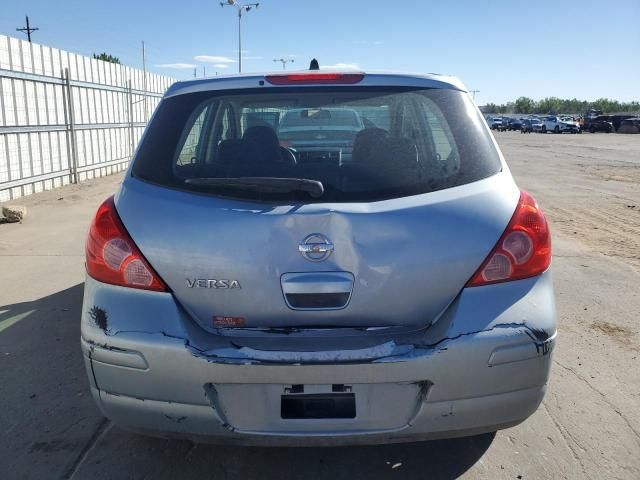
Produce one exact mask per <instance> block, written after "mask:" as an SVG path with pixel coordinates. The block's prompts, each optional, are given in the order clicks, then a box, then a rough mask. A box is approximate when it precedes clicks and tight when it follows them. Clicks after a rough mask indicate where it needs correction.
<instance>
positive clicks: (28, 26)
mask: <svg viewBox="0 0 640 480" xmlns="http://www.w3.org/2000/svg"><path fill="white" fill-rule="evenodd" d="M25 19H26V21H27V26H26V27H25V28H16V30H17V31H18V32H22V33H26V34H27V38H28V39H29V43H31V32H35V31H36V30H40V29H39V28H38V27H33V28H31V25H29V17H28V16H27V17H25Z"/></svg>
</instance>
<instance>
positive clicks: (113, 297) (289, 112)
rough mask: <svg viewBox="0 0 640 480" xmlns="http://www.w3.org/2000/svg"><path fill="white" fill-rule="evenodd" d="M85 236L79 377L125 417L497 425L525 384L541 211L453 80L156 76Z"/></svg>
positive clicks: (204, 428)
mask: <svg viewBox="0 0 640 480" xmlns="http://www.w3.org/2000/svg"><path fill="white" fill-rule="evenodd" d="M285 118H286V128H282V129H281V128H280V127H281V123H282V120H283V119H285ZM86 255H87V278H86V283H85V291H84V305H83V311H82V312H83V313H82V322H81V323H82V332H81V335H82V340H81V343H82V350H83V352H84V358H85V362H86V368H87V373H88V376H89V383H90V386H91V391H92V393H93V397H94V398H95V401H96V402H97V404H98V406H99V407H100V409H101V410H102V412H103V413H104V415H106V416H107V417H108V418H110V419H111V420H112V421H113V422H114V423H115V424H117V425H119V426H121V427H123V428H126V429H130V430H133V431H137V432H141V433H147V434H151V435H160V436H178V437H187V438H191V439H194V440H200V441H207V440H212V441H223V442H224V441H226V442H233V443H234V444H235V443H244V444H254V445H286V444H291V445H305V444H307V445H308V444H319V445H334V444H360V443H383V442H398V441H410V440H411V441H413V440H421V439H429V438H442V437H454V436H465V435H475V434H480V433H484V432H490V431H495V430H498V429H502V428H506V427H510V426H513V425H516V424H518V423H520V422H522V421H523V420H525V419H526V418H527V417H528V416H529V415H531V414H532V413H533V412H534V411H535V410H536V408H537V407H538V406H539V404H540V402H541V401H542V398H543V396H544V393H545V386H546V383H547V379H548V376H549V369H550V366H551V352H552V350H553V346H554V341H555V336H556V312H555V304H554V296H553V287H552V282H551V272H550V263H551V244H550V234H549V229H548V225H547V222H546V220H545V217H544V215H543V213H542V211H541V210H540V208H539V206H538V205H537V204H536V202H535V200H534V199H533V198H532V197H531V195H529V194H528V193H526V192H523V191H520V190H519V189H518V187H517V186H516V184H515V183H514V180H513V178H512V176H511V174H510V173H509V169H508V168H507V165H506V163H505V161H504V159H503V158H502V155H501V153H500V151H499V149H498V147H497V145H496V143H495V141H494V139H493V137H492V135H491V133H490V131H489V129H488V127H487V125H486V123H485V121H484V120H483V118H482V116H481V114H480V113H479V111H478V109H477V108H476V107H475V105H474V104H473V102H472V101H471V100H470V98H469V95H468V94H467V92H466V90H465V88H464V86H463V85H462V84H461V83H460V82H459V81H458V80H457V79H455V78H451V77H442V76H437V75H424V76H410V75H397V74H365V73H337V72H325V71H320V72H319V71H309V72H299V73H286V74H282V73H281V74H277V75H275V74H274V75H269V74H267V75H257V74H250V75H240V76H229V77H218V78H215V79H203V80H194V81H188V82H180V83H176V84H175V85H174V86H172V87H171V88H170V89H169V91H167V93H166V95H165V97H164V99H163V100H162V102H161V103H160V105H159V106H158V108H157V110H156V112H155V114H154V116H153V118H152V120H151V122H150V124H149V126H148V128H147V130H146V132H145V134H144V136H143V138H142V139H141V141H140V145H139V148H138V150H137V152H136V154H135V158H134V160H133V162H132V164H131V167H130V169H129V171H128V173H127V175H126V177H125V179H124V181H123V184H122V186H121V188H120V190H119V191H118V192H117V194H116V195H115V197H113V198H110V199H108V200H106V201H105V202H104V203H103V204H102V206H100V208H99V209H98V212H97V214H96V216H95V219H94V220H93V223H92V225H91V228H90V232H89V236H88V239H87V246H86Z"/></svg>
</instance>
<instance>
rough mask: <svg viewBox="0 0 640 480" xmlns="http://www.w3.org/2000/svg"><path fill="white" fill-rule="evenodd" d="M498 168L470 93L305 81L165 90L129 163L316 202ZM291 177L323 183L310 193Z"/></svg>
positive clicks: (208, 188) (384, 195) (205, 187)
mask: <svg viewBox="0 0 640 480" xmlns="http://www.w3.org/2000/svg"><path fill="white" fill-rule="evenodd" d="M500 168H501V163H500V159H499V157H498V153H497V151H496V149H495V147H494V145H493V142H492V140H491V137H490V134H489V133H488V131H487V129H486V128H485V126H484V122H483V121H482V118H481V117H480V116H479V114H478V113H477V110H476V109H475V107H474V106H473V104H472V102H471V101H470V100H469V98H468V96H467V95H466V94H465V93H462V92H459V91H456V90H446V89H407V88H402V89H399V88H395V89H388V88H387V89H385V90H380V89H379V88H376V89H371V88H367V87H358V88H354V87H332V88H322V89H320V88H317V87H316V88H309V87H306V88H290V89H289V88H287V89H269V90H268V91H265V90H264V89H262V90H258V89H256V90H241V91H231V92H229V91H223V92H216V91H212V92H198V93H191V94H184V95H178V96H176V97H171V98H168V99H165V100H163V101H162V102H161V104H160V106H159V107H158V109H157V111H156V113H155V115H154V117H153V120H152V122H151V124H150V125H149V127H148V130H147V133H146V134H145V136H144V137H143V140H142V143H141V145H140V148H139V149H138V153H137V156H136V159H135V161H134V165H133V169H132V173H133V175H134V176H135V177H138V178H140V179H142V180H146V181H149V182H153V183H156V184H160V185H163V186H166V187H169V188H176V189H182V190H189V191H196V192H200V193H206V194H211V195H217V196H225V197H233V198H240V199H247V200H258V201H276V202H280V201H283V202H305V203H309V202H362V201H376V200H384V199H390V198H399V197H404V196H409V195H417V194H422V193H428V192H432V191H435V190H441V189H444V188H450V187H454V186H459V185H463V184H466V183H470V182H474V181H477V180H480V179H482V178H486V177H489V176H491V175H494V174H495V173H497V172H498V171H500ZM247 178H250V179H252V181H253V180H254V179H256V178H257V179H258V180H259V181H258V182H257V183H258V184H259V185H258V186H257V187H256V185H254V184H251V185H250V184H248V183H247ZM292 179H302V180H303V181H306V182H299V183H300V184H302V183H305V185H306V184H308V183H314V184H315V185H313V187H314V188H313V189H311V190H313V192H312V193H313V194H311V192H310V191H309V188H298V184H296V182H294V181H293V180H292ZM318 182H319V183H321V184H322V188H321V191H318V190H317V189H316V188H315V187H316V186H317V184H318ZM249 183H250V182H249Z"/></svg>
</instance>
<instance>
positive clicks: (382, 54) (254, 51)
mask: <svg viewBox="0 0 640 480" xmlns="http://www.w3.org/2000/svg"><path fill="white" fill-rule="evenodd" d="M2 4H3V5H2V14H1V15H0V33H4V34H9V35H12V36H20V35H22V34H20V33H19V32H16V31H15V28H16V27H18V26H22V24H23V23H24V15H25V14H29V16H30V18H31V21H32V23H33V24H34V25H35V26H38V27H40V31H38V32H36V33H34V41H36V42H38V43H43V44H46V45H51V46H55V47H58V48H62V49H67V50H72V51H75V52H78V53H82V54H91V53H92V52H101V51H107V52H108V53H111V54H113V55H115V56H117V57H120V59H121V61H122V62H123V63H126V64H128V65H132V66H140V65H141V54H140V41H141V40H142V39H144V40H145V41H146V43H147V64H148V66H149V69H150V70H151V71H154V72H157V73H162V74H166V75H171V76H173V77H176V78H180V79H184V78H189V77H192V76H193V69H192V68H191V67H189V65H197V66H198V76H201V75H202V65H206V68H207V73H208V74H212V73H213V72H214V71H215V70H217V71H219V72H221V73H224V72H228V73H232V72H235V71H237V64H235V63H230V60H233V59H235V58H236V57H237V48H238V47H237V18H236V16H235V9H232V8H230V7H225V8H221V7H220V5H219V0H218V1H204V0H177V1H169V0H156V1H154V2H141V1H135V0H127V1H124V0H110V1H101V2H97V1H91V0H58V1H52V0H2ZM243 33H244V35H243V50H246V52H245V56H246V60H245V61H244V65H243V66H244V70H245V71H265V70H274V69H277V68H281V67H280V66H279V65H276V64H274V63H273V59H274V58H280V57H290V58H294V59H295V61H296V63H295V64H294V65H293V66H292V67H291V68H302V67H305V68H306V66H307V65H308V61H309V59H310V58H311V57H314V56H315V57H317V58H318V59H319V60H320V63H321V65H337V64H348V65H356V66H358V67H359V68H363V69H376V70H379V69H394V70H403V71H414V72H437V73H447V74H453V75H456V76H458V77H460V78H461V79H462V80H463V82H464V83H465V84H466V85H467V87H468V88H470V89H477V90H480V93H479V94H478V97H477V101H478V103H480V104H483V103H486V102H505V101H507V100H512V99H515V98H516V97H518V96H520V95H528V96H531V97H533V98H536V99H538V98H542V97H545V96H559V97H570V98H573V97H577V98H580V99H586V100H593V99H596V98H599V97H610V98H615V99H618V100H624V101H628V100H638V99H639V98H640V0H612V1H602V0H582V1H556V0H553V1H549V0H535V1H514V0H475V1H448V2H431V1H420V0H416V1H413V2H391V1H384V2H383V1H375V0H369V1H361V0H352V1H337V0H264V1H262V2H261V4H260V8H259V9H258V10H254V11H251V12H249V13H248V14H247V16H246V17H245V18H244V19H243ZM203 56H208V57H223V58H218V59H216V58H213V59H211V58H209V59H203V58H202V57H203ZM225 57H226V58H225ZM181 64H182V65H181ZM170 65H173V68H169V67H168V66H170ZM214 65H218V66H214ZM180 66H182V67H183V68H176V67H180ZM224 66H226V67H227V68H224Z"/></svg>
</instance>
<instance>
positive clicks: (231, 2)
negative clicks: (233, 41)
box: [220, 0, 260, 73]
mask: <svg viewBox="0 0 640 480" xmlns="http://www.w3.org/2000/svg"><path fill="white" fill-rule="evenodd" d="M220 6H221V7H236V10H238V73H241V72H242V14H243V13H244V12H249V11H251V9H252V8H254V7H255V8H258V7H259V6H260V4H259V3H238V2H237V1H236V0H227V2H226V3H225V2H220Z"/></svg>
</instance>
